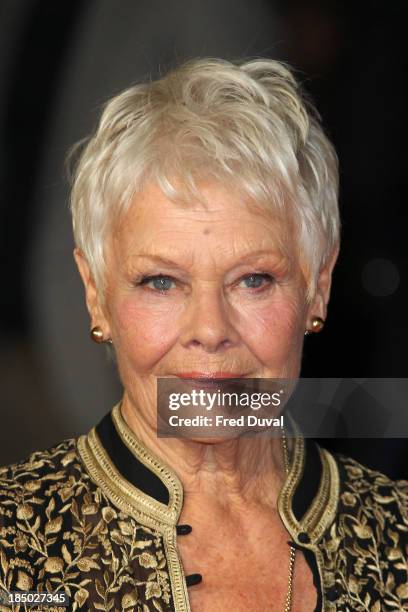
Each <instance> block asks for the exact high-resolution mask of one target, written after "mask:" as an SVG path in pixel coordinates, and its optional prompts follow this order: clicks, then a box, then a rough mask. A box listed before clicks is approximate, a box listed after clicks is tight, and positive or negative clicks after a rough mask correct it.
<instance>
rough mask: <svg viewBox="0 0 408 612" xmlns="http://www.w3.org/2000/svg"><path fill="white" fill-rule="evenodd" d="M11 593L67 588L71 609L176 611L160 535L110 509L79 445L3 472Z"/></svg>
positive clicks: (2, 521)
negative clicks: (81, 458) (86, 466)
mask: <svg viewBox="0 0 408 612" xmlns="http://www.w3.org/2000/svg"><path fill="white" fill-rule="evenodd" d="M12 590H26V591H27V590H35V591H52V592H59V591H64V592H66V593H67V595H68V596H69V598H70V608H69V609H70V610H73V611H75V610H79V609H82V610H89V609H92V610H114V611H116V610H118V611H121V610H126V609H132V610H135V611H136V612H149V611H150V610H156V611H157V610H158V611H159V612H160V611H161V612H168V611H170V610H172V609H173V605H172V595H171V588H170V580H169V574H168V568H167V560H166V556H165V552H164V544H163V539H162V536H161V534H160V533H158V532H156V531H155V530H154V529H151V528H149V527H146V526H143V525H140V524H138V523H137V522H136V521H135V520H134V519H133V518H131V517H129V516H127V515H126V514H124V513H123V512H121V511H120V510H118V509H117V508H115V507H114V506H113V505H112V504H111V502H110V500H109V499H107V498H106V496H105V495H104V494H103V492H102V491H101V490H100V489H99V488H98V487H97V486H96V485H95V484H94V483H93V482H92V480H91V479H90V478H89V476H88V474H87V473H86V471H85V470H84V468H83V466H82V464H81V462H80V460H79V457H78V455H77V451H76V441H75V440H66V441H64V442H62V443H61V444H59V445H58V446H56V447H54V448H52V449H49V450H47V451H42V452H36V453H33V454H32V455H31V456H30V458H29V460H28V461H24V462H20V463H17V464H14V465H11V466H9V467H7V468H2V469H1V470H0V593H2V594H3V595H4V594H6V593H7V592H9V591H12ZM6 609H7V610H10V608H6ZM13 609H14V610H20V609H21V610H22V609H23V607H22V606H17V605H15V606H14V608H13ZM38 609H41V608H38ZM45 609H46V610H48V611H51V610H52V608H44V610H45ZM54 609H55V610H56V609H57V608H54ZM58 609H61V610H64V611H65V612H66V609H65V608H58ZM1 610H2V606H1V603H0V611H1ZM31 610H32V611H34V610H35V608H31Z"/></svg>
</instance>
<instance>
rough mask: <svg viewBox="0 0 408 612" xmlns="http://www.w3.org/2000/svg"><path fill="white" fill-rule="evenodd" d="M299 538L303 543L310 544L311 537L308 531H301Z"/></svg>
mask: <svg viewBox="0 0 408 612" xmlns="http://www.w3.org/2000/svg"><path fill="white" fill-rule="evenodd" d="M298 540H299V542H300V543H301V544H309V542H310V538H309V536H308V534H307V533H306V531H301V532H300V533H299V535H298Z"/></svg>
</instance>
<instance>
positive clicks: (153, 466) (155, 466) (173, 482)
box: [111, 403, 183, 524]
mask: <svg viewBox="0 0 408 612" xmlns="http://www.w3.org/2000/svg"><path fill="white" fill-rule="evenodd" d="M111 414H112V421H113V424H114V425H115V428H116V431H117V432H118V435H119V437H120V438H121V440H122V442H123V443H124V444H125V445H126V446H127V448H128V449H129V450H130V452H131V453H132V455H134V456H135V457H136V458H137V459H139V461H141V462H142V463H143V464H144V465H145V466H146V467H147V468H148V469H149V470H150V471H152V472H153V473H154V474H155V475H156V476H158V478H160V480H161V481H162V482H163V484H164V485H165V486H166V488H167V490H168V492H169V504H168V506H165V505H164V504H162V503H160V502H158V501H156V500H155V499H153V498H151V497H150V496H148V495H145V494H144V493H142V495H143V496H144V497H146V498H149V499H151V500H153V502H155V504H159V508H165V509H166V516H168V515H169V513H170V515H171V518H172V521H173V522H174V524H176V523H177V520H178V517H179V515H180V512H181V509H182V507H183V485H182V484H181V481H180V479H179V477H178V476H177V474H176V473H175V472H174V471H173V470H172V469H171V468H170V467H169V466H168V465H167V464H166V463H165V462H164V461H163V460H162V459H160V458H159V457H158V456H157V455H155V454H154V453H153V451H151V450H150V449H149V448H147V447H146V446H144V445H143V444H142V442H141V441H140V440H139V438H138V437H137V436H136V435H135V434H134V432H133V431H132V430H131V429H130V427H129V426H128V424H127V423H126V421H125V419H124V418H123V416H122V413H121V410H120V403H119V404H116V406H114V408H113V410H112V413H111ZM137 491H138V494H140V493H141V492H140V491H139V489H137ZM163 520H164V517H163Z"/></svg>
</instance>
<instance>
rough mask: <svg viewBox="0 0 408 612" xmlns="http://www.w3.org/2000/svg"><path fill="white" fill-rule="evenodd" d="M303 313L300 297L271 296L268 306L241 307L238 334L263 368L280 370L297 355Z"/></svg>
mask: <svg viewBox="0 0 408 612" xmlns="http://www.w3.org/2000/svg"><path fill="white" fill-rule="evenodd" d="M303 315H304V313H303V308H302V300H301V297H300V296H299V295H297V294H294V295H289V296H288V295H281V296H274V299H273V300H271V301H269V302H268V303H266V302H265V303H261V302H259V303H258V304H252V305H251V307H250V308H249V307H248V308H241V309H240V311H239V314H238V321H239V323H238V325H239V333H240V336H241V338H242V339H243V341H244V343H245V344H246V346H247V347H248V348H249V349H250V350H251V352H252V353H253V354H254V355H255V356H256V357H257V358H258V359H259V361H260V362H261V363H263V364H264V365H267V366H268V365H269V366H271V367H279V368H280V367H283V366H284V364H285V363H287V362H288V360H290V359H291V357H293V358H295V359H297V358H298V357H299V356H300V351H301V346H302V341H303V334H304V329H303V327H304V322H303V318H304V316H303Z"/></svg>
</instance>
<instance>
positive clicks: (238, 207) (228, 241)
mask: <svg viewBox="0 0 408 612" xmlns="http://www.w3.org/2000/svg"><path fill="white" fill-rule="evenodd" d="M292 235H293V232H291V229H290V219H289V218H287V216H285V217H283V216H282V215H280V216H279V215H278V214H277V212H276V211H275V210H274V209H273V208H272V206H271V207H270V209H269V210H268V208H267V207H265V206H263V207H262V206H260V205H259V204H257V203H255V202H253V201H250V200H249V199H248V198H246V197H245V196H244V195H243V194H242V193H240V192H238V191H237V190H234V189H231V188H227V187H225V186H223V185H222V184H220V183H211V182H207V183H204V182H202V183H201V184H200V200H198V199H194V198H191V200H190V201H185V200H180V201H179V200H175V199H170V198H169V197H168V196H167V195H166V194H165V193H164V192H163V191H162V190H161V189H160V188H159V187H158V186H157V185H155V184H154V183H150V184H148V185H147V186H146V188H145V189H144V190H143V191H142V192H141V193H138V194H136V195H135V196H134V198H133V200H132V201H131V202H130V204H129V208H128V209H127V211H126V212H125V213H123V215H122V216H121V218H120V219H119V220H118V222H117V223H116V224H115V228H114V232H113V238H114V248H115V250H116V251H117V250H120V251H122V252H127V253H129V254H130V253H132V254H134V255H137V254H140V255H148V254H153V255H155V254H160V253H163V251H166V252H169V253H172V254H174V253H180V252H184V253H185V254H186V255H187V254H188V253H192V252H195V251H197V250H198V251H200V250H202V249H203V248H205V250H206V251H207V252H209V251H210V252H212V253H217V252H220V253H223V252H226V251H227V250H228V249H230V250H232V251H234V252H236V253H237V254H245V251H248V253H250V252H251V251H252V250H258V251H259V250H262V249H270V250H275V251H276V252H277V253H280V254H281V255H285V256H289V255H290V254H291V253H292V246H293V244H292V239H291V236H292Z"/></svg>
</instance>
